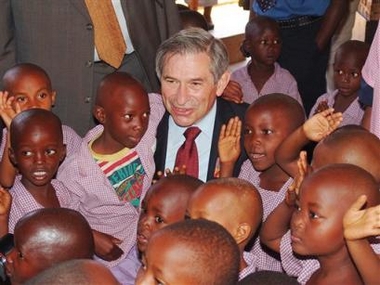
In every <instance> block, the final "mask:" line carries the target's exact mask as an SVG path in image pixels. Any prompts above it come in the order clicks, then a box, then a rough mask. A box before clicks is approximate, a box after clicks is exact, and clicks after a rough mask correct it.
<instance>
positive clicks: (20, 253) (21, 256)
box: [17, 251, 24, 259]
mask: <svg viewBox="0 0 380 285" xmlns="http://www.w3.org/2000/svg"><path fill="white" fill-rule="evenodd" d="M17 257H18V258H20V259H23V258H24V255H23V254H22V252H21V251H18V252H17Z"/></svg>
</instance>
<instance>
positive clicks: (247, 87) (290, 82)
mask: <svg viewBox="0 0 380 285" xmlns="http://www.w3.org/2000/svg"><path fill="white" fill-rule="evenodd" d="M250 64H251V62H249V63H248V64H247V66H243V67H241V68H239V69H237V70H235V71H234V72H233V73H232V74H231V80H234V81H236V82H238V83H239V84H240V86H241V89H242V91H243V101H244V102H247V103H249V104H251V103H252V102H253V101H255V100H256V99H257V98H259V97H260V96H262V95H266V94H271V93H283V94H286V95H289V96H290V97H293V98H294V99H296V100H297V101H298V102H299V103H300V104H301V105H302V106H303V104H302V99H301V96H300V94H299V92H298V87H297V82H296V80H295V79H294V77H293V75H291V74H290V72H289V71H287V70H286V69H284V68H282V67H281V66H280V65H279V64H278V63H275V64H274V73H273V75H272V76H271V77H270V78H269V79H268V81H267V82H265V84H264V86H263V88H262V89H261V90H260V92H258V91H257V89H256V87H255V85H254V84H253V82H252V80H251V76H250V75H249V73H248V67H249V65H250Z"/></svg>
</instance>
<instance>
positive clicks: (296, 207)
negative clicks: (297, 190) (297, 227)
mask: <svg viewBox="0 0 380 285" xmlns="http://www.w3.org/2000/svg"><path fill="white" fill-rule="evenodd" d="M294 209H295V210H296V211H297V212H301V207H300V205H298V204H297V203H296V204H295V205H294Z"/></svg>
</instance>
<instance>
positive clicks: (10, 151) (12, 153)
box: [8, 148, 17, 166]
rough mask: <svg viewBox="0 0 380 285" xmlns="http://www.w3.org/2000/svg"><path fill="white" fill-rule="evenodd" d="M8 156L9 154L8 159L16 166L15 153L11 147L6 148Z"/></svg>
mask: <svg viewBox="0 0 380 285" xmlns="http://www.w3.org/2000/svg"><path fill="white" fill-rule="evenodd" d="M8 156H9V160H10V161H11V162H12V164H13V165H14V166H16V165H17V161H16V157H15V153H14V151H13V149H12V148H8Z"/></svg>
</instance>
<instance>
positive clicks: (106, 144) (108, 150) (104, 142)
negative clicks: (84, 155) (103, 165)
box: [92, 132, 125, 155]
mask: <svg viewBox="0 0 380 285" xmlns="http://www.w3.org/2000/svg"><path fill="white" fill-rule="evenodd" d="M124 148H125V146H124V145H122V144H120V143H117V142H115V141H114V140H112V139H110V138H109V137H108V136H107V135H105V133H104V132H103V133H102V134H101V135H100V137H98V138H97V139H95V140H94V142H93V143H92V151H93V152H95V153H97V154H103V155H108V154H114V153H117V152H119V151H121V150H122V149H124Z"/></svg>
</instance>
